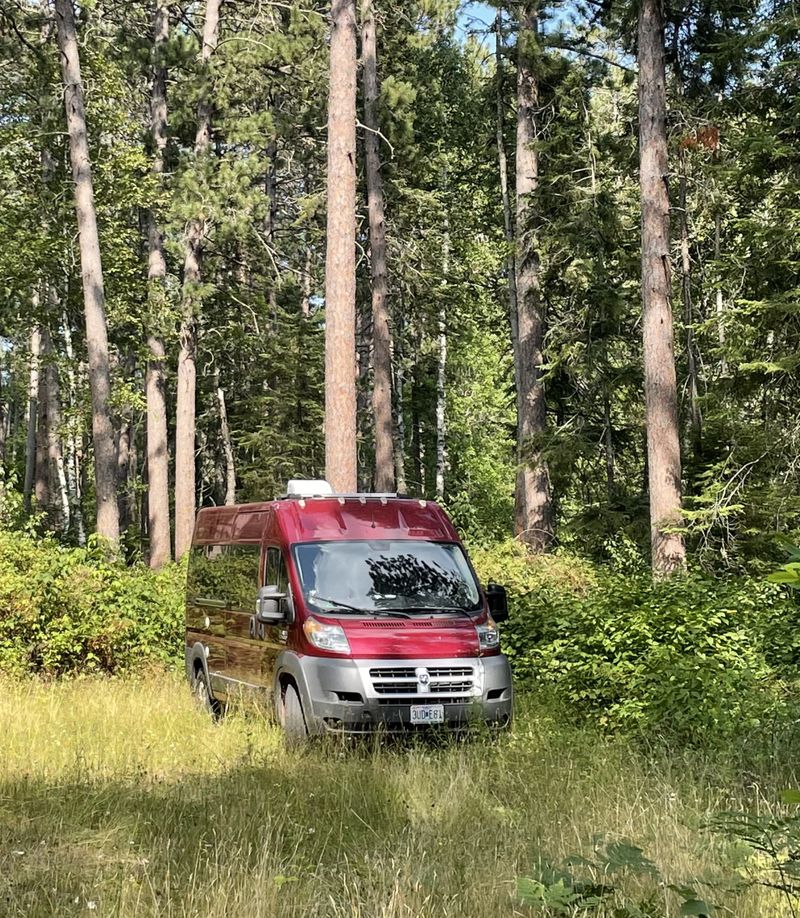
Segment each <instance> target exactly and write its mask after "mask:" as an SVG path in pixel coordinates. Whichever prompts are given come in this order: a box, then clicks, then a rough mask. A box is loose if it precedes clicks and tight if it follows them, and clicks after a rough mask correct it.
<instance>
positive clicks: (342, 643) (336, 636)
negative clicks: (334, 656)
mask: <svg viewBox="0 0 800 918" xmlns="http://www.w3.org/2000/svg"><path fill="white" fill-rule="evenodd" d="M303 631H304V632H305V635H306V637H307V638H308V640H309V641H310V642H311V643H312V644H313V645H314V646H315V647H319V649H320V650H329V651H331V653H350V644H349V643H348V640H347V635H346V634H345V633H344V628H342V626H341V625H323V623H322V622H320V621H317V619H316V618H308V619H306V621H305V622H304V623H303Z"/></svg>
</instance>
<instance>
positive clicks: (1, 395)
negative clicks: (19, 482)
mask: <svg viewBox="0 0 800 918" xmlns="http://www.w3.org/2000/svg"><path fill="white" fill-rule="evenodd" d="M4 365H5V360H4V359H3V356H2V355H0V491H2V482H3V479H4V478H5V474H6V441H7V438H8V419H9V417H10V415H11V401H10V399H11V392H12V391H13V389H12V388H11V386H8V390H9V395H8V397H6V393H5V389H6V386H5V381H4V378H3V373H4V370H5V366H4ZM1 498H2V495H1V494H0V499H1Z"/></svg>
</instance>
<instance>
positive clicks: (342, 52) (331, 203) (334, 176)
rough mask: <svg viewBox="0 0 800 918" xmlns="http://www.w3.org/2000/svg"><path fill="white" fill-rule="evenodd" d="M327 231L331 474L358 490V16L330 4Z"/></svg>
mask: <svg viewBox="0 0 800 918" xmlns="http://www.w3.org/2000/svg"><path fill="white" fill-rule="evenodd" d="M331 21H332V27H331V48H330V86H329V94H328V218H327V222H328V230H327V253H326V259H325V470H326V475H327V477H328V480H329V481H330V483H331V485H332V486H333V489H334V491H340V492H348V491H354V490H355V488H356V475H357V458H356V342H355V299H356V274H355V234H356V11H355V0H332V3H331Z"/></svg>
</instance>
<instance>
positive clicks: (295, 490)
mask: <svg viewBox="0 0 800 918" xmlns="http://www.w3.org/2000/svg"><path fill="white" fill-rule="evenodd" d="M331 494H333V488H332V487H331V486H330V485H329V484H328V482H327V481H325V479H324V478H316V479H314V478H291V479H290V480H289V483H288V484H287V485H286V496H287V497H328V496H329V495H331Z"/></svg>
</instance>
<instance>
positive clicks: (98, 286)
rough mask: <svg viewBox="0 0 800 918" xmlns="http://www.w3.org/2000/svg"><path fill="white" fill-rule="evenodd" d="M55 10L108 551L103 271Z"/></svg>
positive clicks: (66, 16)
mask: <svg viewBox="0 0 800 918" xmlns="http://www.w3.org/2000/svg"><path fill="white" fill-rule="evenodd" d="M55 10H56V23H57V27H58V46H59V51H60V54H61V69H62V74H63V79H64V107H65V110H66V119H67V131H68V133H69V153H70V161H71V163H72V178H73V181H74V183H75V212H76V214H77V218H78V238H79V246H80V255H81V278H82V281H83V307H84V315H85V321H86V346H87V350H88V356H89V387H90V391H91V396H92V442H93V447H94V476H95V493H96V497H97V532H98V535H100V536H102V537H103V538H105V539H106V540H107V541H108V542H109V543H110V544H111V545H112V546H116V545H117V543H118V542H119V510H118V508H117V493H116V492H117V481H116V459H117V457H116V449H115V446H114V429H113V426H112V424H111V411H110V408H109V398H110V395H111V376H110V373H109V361H108V328H107V325H106V310H105V294H104V292H103V266H102V262H101V259H100V240H99V237H98V235H97V216H96V213H95V206H94V189H93V186H92V167H91V162H90V160H89V142H88V138H87V134H86V113H85V111H84V104H83V83H82V82H81V67H80V59H79V56H78V40H77V35H76V33H75V17H74V13H73V9H72V0H56V4H55Z"/></svg>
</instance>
